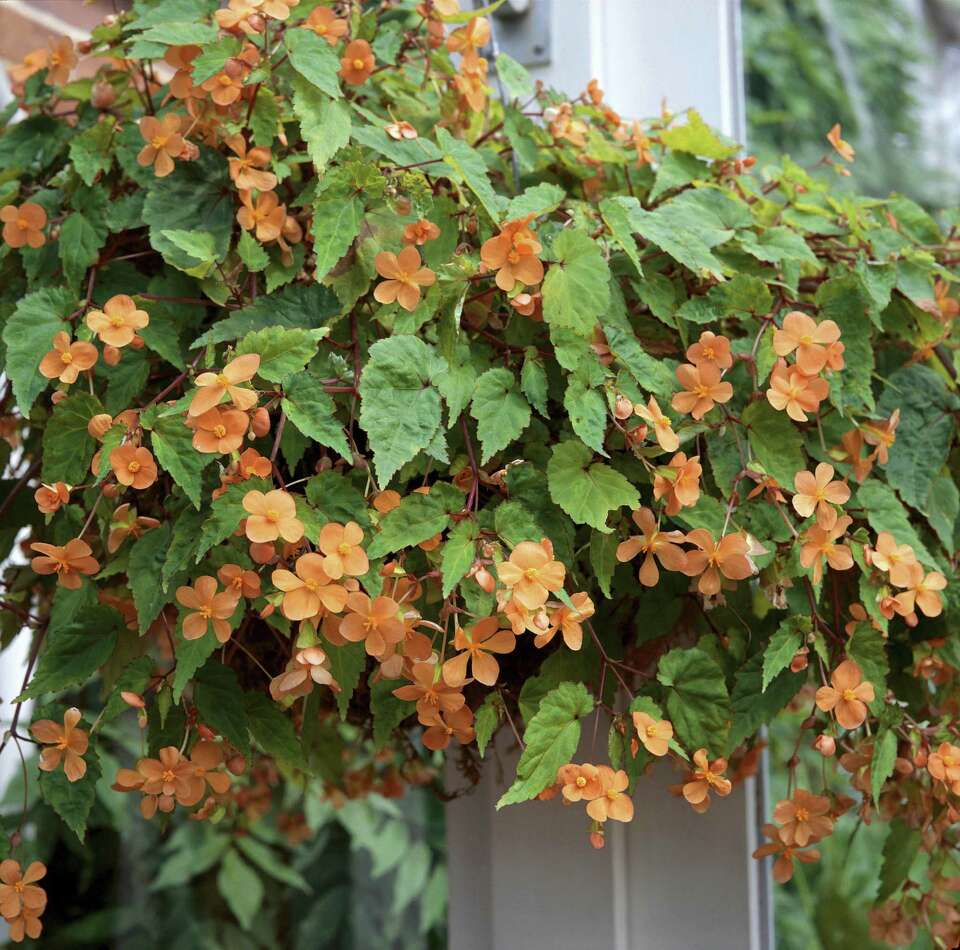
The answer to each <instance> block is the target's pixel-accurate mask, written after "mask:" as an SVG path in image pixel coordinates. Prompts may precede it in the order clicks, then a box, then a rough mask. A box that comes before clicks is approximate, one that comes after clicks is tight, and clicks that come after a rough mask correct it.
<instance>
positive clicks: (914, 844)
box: [877, 818, 920, 901]
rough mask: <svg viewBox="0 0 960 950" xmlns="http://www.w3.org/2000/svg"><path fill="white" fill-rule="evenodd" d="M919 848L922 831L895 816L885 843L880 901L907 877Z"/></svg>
mask: <svg viewBox="0 0 960 950" xmlns="http://www.w3.org/2000/svg"><path fill="white" fill-rule="evenodd" d="M919 848H920V832H919V831H917V830H915V829H913V828H911V827H910V826H909V825H908V824H907V823H906V822H905V821H904V820H903V819H902V818H894V819H893V820H892V821H891V822H890V834H889V835H887V840H886V841H885V842H884V845H883V864H882V865H881V866H880V888H879V890H878V891H877V900H878V901H884V900H886V899H887V898H888V897H890V895H891V894H893V893H894V892H895V891H896V890H897V888H899V887H900V885H901V884H902V883H903V882H904V881H905V880H906V879H907V875H908V874H909V873H910V866H911V865H912V864H913V859H914V858H915V857H916V856H917V851H918V850H919Z"/></svg>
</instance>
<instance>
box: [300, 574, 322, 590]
mask: <svg viewBox="0 0 960 950" xmlns="http://www.w3.org/2000/svg"><path fill="white" fill-rule="evenodd" d="M303 586H304V587H306V588H307V590H312V591H315V590H316V589H317V588H318V587H319V586H320V582H319V581H317V580H314V578H312V577H308V578H307V579H306V580H305V581H304V582H303Z"/></svg>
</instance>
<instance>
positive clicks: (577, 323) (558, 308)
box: [543, 228, 610, 337]
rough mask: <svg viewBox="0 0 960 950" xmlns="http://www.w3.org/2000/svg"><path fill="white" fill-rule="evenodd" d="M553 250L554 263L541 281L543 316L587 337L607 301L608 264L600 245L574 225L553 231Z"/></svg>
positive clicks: (554, 323) (608, 283) (559, 325)
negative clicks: (559, 230) (555, 259)
mask: <svg viewBox="0 0 960 950" xmlns="http://www.w3.org/2000/svg"><path fill="white" fill-rule="evenodd" d="M553 254H554V256H555V257H556V258H557V263H555V264H551V265H550V267H549V269H548V270H547V276H546V277H545V278H544V281H543V318H544V320H546V322H547V323H549V324H550V325H551V326H555V327H566V328H568V329H570V330H573V331H574V332H575V333H577V334H579V335H580V336H584V337H588V336H590V334H591V333H592V332H593V328H594V327H595V326H596V325H597V318H598V317H599V316H600V315H601V314H602V313H603V312H604V311H605V310H606V309H607V306H608V305H609V302H610V268H609V267H608V266H607V262H606V261H605V260H604V259H603V252H602V251H601V249H600V245H599V244H598V243H597V242H596V241H594V240H593V239H592V238H591V237H590V235H589V234H587V233H586V232H585V231H582V230H579V229H577V228H567V229H565V230H563V231H561V232H560V233H559V234H558V235H557V237H556V240H555V241H554V242H553Z"/></svg>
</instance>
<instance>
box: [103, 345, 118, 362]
mask: <svg viewBox="0 0 960 950" xmlns="http://www.w3.org/2000/svg"><path fill="white" fill-rule="evenodd" d="M103 361H104V363H106V364H107V366H116V365H117V363H119V362H120V350H118V349H117V347H115V346H110V345H109V344H108V345H107V346H105V347H104V348H103Z"/></svg>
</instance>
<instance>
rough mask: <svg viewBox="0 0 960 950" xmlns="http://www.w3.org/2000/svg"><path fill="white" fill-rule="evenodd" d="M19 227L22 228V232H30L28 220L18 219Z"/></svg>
mask: <svg viewBox="0 0 960 950" xmlns="http://www.w3.org/2000/svg"><path fill="white" fill-rule="evenodd" d="M17 227H18V228H20V230H21V231H29V230H30V222H29V221H27V219H26V218H17Z"/></svg>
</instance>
